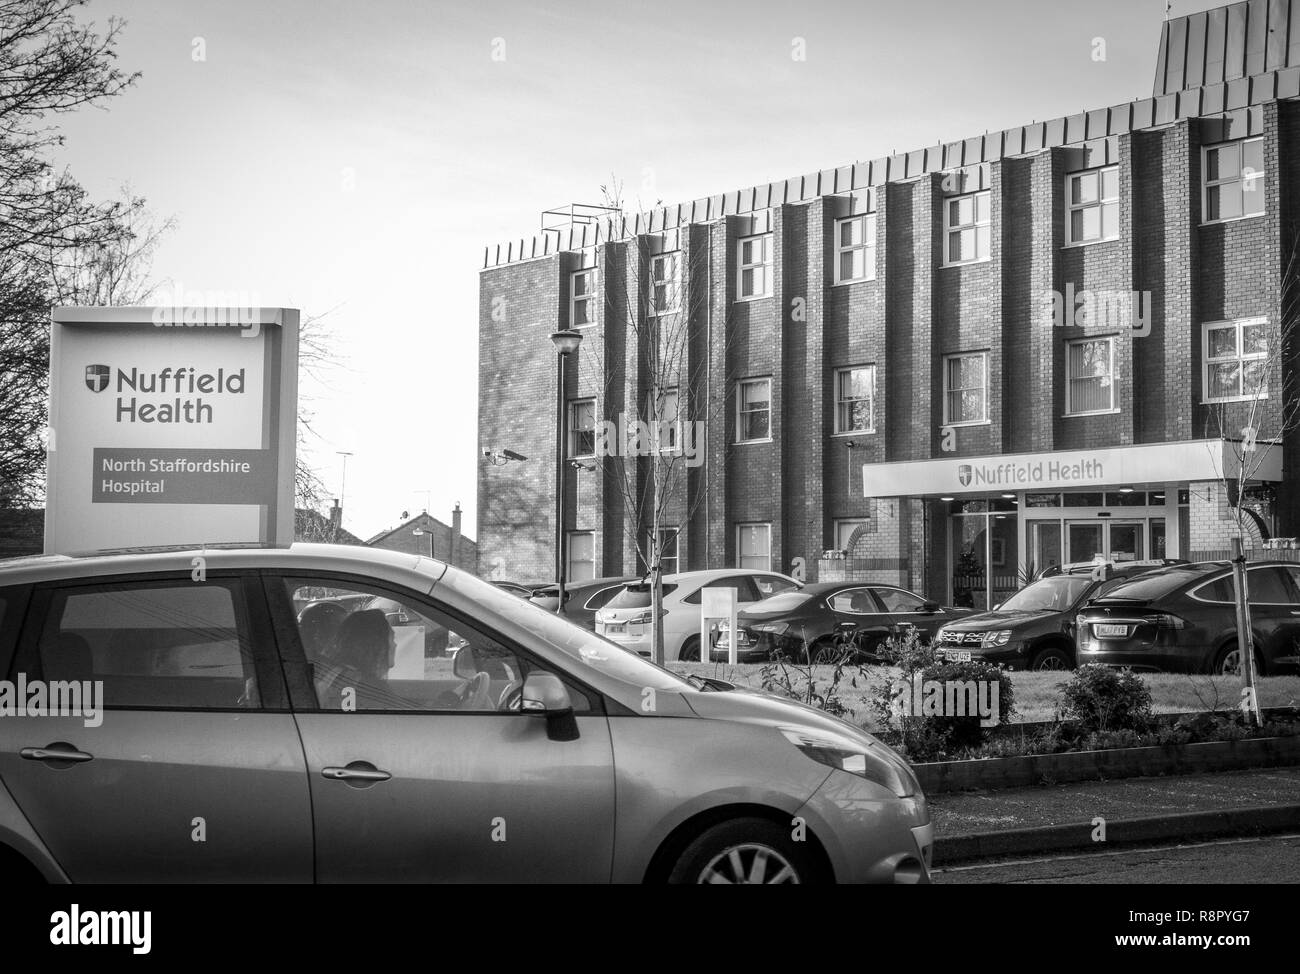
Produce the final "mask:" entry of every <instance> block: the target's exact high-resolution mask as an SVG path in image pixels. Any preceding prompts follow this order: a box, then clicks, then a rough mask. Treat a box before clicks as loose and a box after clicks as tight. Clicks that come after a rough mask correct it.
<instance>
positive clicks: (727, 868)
mask: <svg viewBox="0 0 1300 974" xmlns="http://www.w3.org/2000/svg"><path fill="white" fill-rule="evenodd" d="M816 878H817V877H816V860H815V859H814V857H813V855H812V854H811V852H810V850H809V848H808V843H807V842H795V841H794V840H793V839H792V838H791V837H790V830H789V829H784V828H782V827H781V826H779V825H777V824H776V823H774V822H769V821H768V820H767V819H762V818H738V819H732V820H731V821H728V822H722V823H720V824H718V825H715V826H713V827H712V828H710V829H708V830H706V831H705V832H704V833H702V834H701V835H700V836H699V837H698V838H696V839H695V840H694V841H693V842H692V843H691V844H690V845H688V846H687V847H686V849H685V851H684V852H683V853H682V854H681V857H680V858H679V859H678V860H677V863H676V865H674V866H673V870H672V872H671V873H670V874H669V876H668V882H670V883H737V882H740V883H811V882H814V881H815V880H816Z"/></svg>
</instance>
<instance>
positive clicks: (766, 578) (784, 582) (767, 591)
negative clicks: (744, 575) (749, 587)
mask: <svg viewBox="0 0 1300 974" xmlns="http://www.w3.org/2000/svg"><path fill="white" fill-rule="evenodd" d="M750 580H751V581H752V582H753V583H754V588H756V589H758V597H759V599H760V600H761V599H766V598H770V597H771V596H773V595H780V594H781V593H782V592H794V591H796V590H797V589H798V588H799V586H798V584H796V583H795V582H792V581H790V580H789V579H788V578H781V577H780V576H777V575H754V576H752V577H751V579H750Z"/></svg>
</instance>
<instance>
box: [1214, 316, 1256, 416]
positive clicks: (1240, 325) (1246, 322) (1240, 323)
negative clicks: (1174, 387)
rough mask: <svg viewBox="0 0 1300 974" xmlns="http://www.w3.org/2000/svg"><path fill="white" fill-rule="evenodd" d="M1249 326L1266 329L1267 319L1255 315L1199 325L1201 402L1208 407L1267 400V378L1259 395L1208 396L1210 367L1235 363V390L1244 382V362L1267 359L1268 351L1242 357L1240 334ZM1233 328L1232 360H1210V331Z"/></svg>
mask: <svg viewBox="0 0 1300 974" xmlns="http://www.w3.org/2000/svg"><path fill="white" fill-rule="evenodd" d="M1251 325H1263V326H1264V327H1265V328H1267V327H1268V318H1267V317H1266V316H1263V315H1256V316H1254V317H1251V318H1229V319H1227V320H1225V321H1205V322H1202V323H1201V402H1202V403H1204V404H1206V405H1208V404H1211V403H1220V402H1254V401H1255V400H1256V399H1267V398H1268V377H1267V376H1265V380H1264V381H1265V385H1264V388H1263V389H1260V390H1259V394H1258V395H1257V396H1255V395H1247V394H1245V393H1239V394H1238V395H1235V396H1219V397H1213V398H1212V397H1211V396H1210V366H1211V365H1215V364H1217V363H1222V362H1236V363H1237V364H1238V369H1237V388H1239V389H1240V388H1242V387H1243V386H1244V383H1245V381H1246V369H1245V363H1246V362H1258V361H1261V360H1265V359H1267V358H1268V350H1267V349H1265V350H1264V351H1263V352H1252V353H1251V354H1249V355H1243V354H1242V351H1241V344H1242V343H1241V333H1242V331H1243V330H1245V329H1246V328H1247V327H1249V326H1251ZM1230 326H1231V327H1234V328H1235V330H1236V349H1237V350H1236V354H1235V355H1234V356H1233V357H1232V358H1226V357H1222V358H1216V359H1213V360H1211V359H1210V330H1211V329H1215V328H1227V327H1230Z"/></svg>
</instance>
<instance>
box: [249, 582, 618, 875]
mask: <svg viewBox="0 0 1300 974" xmlns="http://www.w3.org/2000/svg"><path fill="white" fill-rule="evenodd" d="M265 582H266V587H267V594H268V597H269V598H270V600H271V601H272V605H273V612H274V613H275V616H276V620H277V625H276V632H277V637H278V639H279V644H280V649H281V653H282V657H283V660H284V664H285V669H286V673H287V674H288V675H289V686H290V693H291V697H292V699H293V703H294V708H295V713H296V719H297V724H298V728H299V731H300V733H301V735H302V742H303V747H304V749H305V751H306V757H307V766H308V769H309V774H310V782H311V795H312V807H313V813H314V821H315V836H316V850H315V856H316V874H317V878H318V879H319V880H320V881H322V882H380V881H383V882H394V881H400V882H608V881H609V878H610V869H611V863H612V853H613V840H614V767H613V755H612V746H611V743H610V735H609V726H608V723H607V721H606V718H605V716H604V709H603V700H602V698H601V696H600V694H598V693H597V692H595V691H592V690H590V689H589V688H586V687H583V686H580V685H579V684H578V683H577V682H576V681H574V680H572V678H571V677H569V676H568V675H567V674H563V673H559V672H557V671H556V670H555V669H554V668H551V667H547V666H544V665H543V664H542V663H541V661H540V660H539V659H538V658H537V657H535V656H532V655H531V654H530V653H529V652H528V651H527V649H525V648H523V647H519V646H514V645H510V644H507V643H506V642H504V641H502V640H501V639H499V638H498V637H497V636H496V635H495V634H494V633H493V631H492V628H491V621H490V620H488V619H477V620H473V621H471V620H469V619H465V618H463V617H462V616H460V615H459V614H457V613H455V612H452V611H451V610H449V609H447V608H446V607H445V606H440V604H439V603H438V601H437V600H436V599H434V598H432V597H428V596H423V595H420V594H418V593H415V592H409V591H405V590H398V589H396V588H394V587H381V586H379V585H377V584H376V583H374V582H371V581H370V580H367V579H358V578H353V577H349V576H327V575H294V576H288V575H279V574H275V573H269V574H268V575H267V576H266V578H265ZM342 592H362V593H369V594H372V595H374V596H375V598H376V600H377V601H378V600H382V601H383V603H384V604H385V605H392V604H393V603H396V604H398V605H400V606H401V611H400V612H393V611H390V612H387V613H385V614H384V615H383V617H382V618H378V617H375V616H374V615H373V614H371V615H369V616H368V617H367V613H373V612H374V611H375V610H370V609H365V608H363V609H360V610H357V611H355V612H353V613H351V614H350V615H348V616H347V617H344V618H342V619H334V620H331V621H329V622H328V623H327V624H326V625H324V626H317V625H316V624H315V620H314V619H312V618H310V617H311V615H312V604H313V601H314V600H325V599H328V598H330V597H333V596H337V595H338V594H339V593H342ZM304 596H308V598H307V599H306V602H305V604H304V608H303V609H302V610H301V611H300V612H299V613H298V615H297V616H296V617H295V616H294V614H293V611H292V606H293V604H294V602H295V600H296V601H298V602H299V603H300V604H303V603H302V600H303V597H304ZM434 630H436V631H443V630H445V631H446V632H448V633H449V634H450V637H451V638H449V639H448V640H447V642H446V643H445V646H447V647H450V648H443V647H444V644H443V643H442V641H441V640H439V641H438V643H437V644H430V643H429V641H428V639H427V633H428V632H429V631H434ZM539 670H540V671H545V672H550V673H554V674H555V675H556V676H558V677H560V678H561V680H562V681H563V682H564V683H565V685H566V689H567V690H568V692H569V696H570V699H571V700H572V701H573V704H574V713H575V718H574V720H575V723H576V726H577V736H576V737H575V738H574V739H571V740H553V739H552V738H551V735H550V734H549V733H548V722H547V720H546V719H545V718H541V717H537V716H534V715H532V714H529V713H525V712H521V711H520V710H519V709H518V707H519V694H520V689H521V686H522V682H523V680H524V679H525V678H526V677H527V675H528V674H529V673H530V672H536V671H539Z"/></svg>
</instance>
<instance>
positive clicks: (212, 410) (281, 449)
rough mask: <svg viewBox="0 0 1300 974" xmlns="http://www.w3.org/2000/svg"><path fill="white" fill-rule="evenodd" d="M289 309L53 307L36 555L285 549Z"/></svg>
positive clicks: (292, 392)
mask: <svg viewBox="0 0 1300 974" xmlns="http://www.w3.org/2000/svg"><path fill="white" fill-rule="evenodd" d="M297 376H298V312H297V311H295V310H292V309H287V308H253V309H248V308H245V309H238V310H236V309H226V308H58V309H56V310H55V312H54V315H53V321H52V325H51V334H50V441H49V457H48V464H47V470H48V486H47V491H46V493H47V501H46V515H45V550H46V551H47V552H77V551H92V550H99V549H104V548H135V547H142V546H153V545H171V544H181V545H191V544H192V545H196V546H197V545H204V544H228V543H232V542H252V543H270V544H288V543H290V542H291V541H292V540H293V482H294V477H293V474H294V447H295V442H296V435H297V434H296V427H295V423H296V415H297V396H298V380H297Z"/></svg>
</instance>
